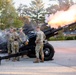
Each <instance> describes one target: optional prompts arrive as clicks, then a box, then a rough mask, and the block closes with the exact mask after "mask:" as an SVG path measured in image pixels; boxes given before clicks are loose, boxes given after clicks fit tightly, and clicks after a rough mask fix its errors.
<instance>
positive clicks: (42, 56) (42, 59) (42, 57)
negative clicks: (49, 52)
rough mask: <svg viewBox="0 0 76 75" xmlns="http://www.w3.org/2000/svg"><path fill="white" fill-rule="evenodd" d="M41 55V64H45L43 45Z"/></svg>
mask: <svg viewBox="0 0 76 75" xmlns="http://www.w3.org/2000/svg"><path fill="white" fill-rule="evenodd" d="M40 54H41V62H44V51H43V44H42V45H41V48H40Z"/></svg>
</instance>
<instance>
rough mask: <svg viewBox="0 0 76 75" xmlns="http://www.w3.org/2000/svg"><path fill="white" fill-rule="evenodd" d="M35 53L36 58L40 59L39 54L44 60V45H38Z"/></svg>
mask: <svg viewBox="0 0 76 75" xmlns="http://www.w3.org/2000/svg"><path fill="white" fill-rule="evenodd" d="M35 52H36V57H37V58H38V59H39V54H40V55H41V58H44V52H43V43H42V44H36V47H35Z"/></svg>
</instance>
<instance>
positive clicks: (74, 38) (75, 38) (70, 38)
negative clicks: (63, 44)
mask: <svg viewBox="0 0 76 75" xmlns="http://www.w3.org/2000/svg"><path fill="white" fill-rule="evenodd" d="M65 40H76V36H66V37H65Z"/></svg>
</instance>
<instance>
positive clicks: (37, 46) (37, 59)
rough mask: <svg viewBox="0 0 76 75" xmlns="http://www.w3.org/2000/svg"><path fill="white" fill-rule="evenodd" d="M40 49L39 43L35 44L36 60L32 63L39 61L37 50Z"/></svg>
mask: <svg viewBox="0 0 76 75" xmlns="http://www.w3.org/2000/svg"><path fill="white" fill-rule="evenodd" d="M39 49H40V47H39V45H36V47H35V53H36V60H35V61H34V63H39V61H40V60H39V51H40V50H39Z"/></svg>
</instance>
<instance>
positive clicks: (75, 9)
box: [48, 5, 76, 28]
mask: <svg viewBox="0 0 76 75" xmlns="http://www.w3.org/2000/svg"><path fill="white" fill-rule="evenodd" d="M73 22H76V5H72V6H71V7H70V8H69V9H68V10H67V11H57V12H56V13H55V14H52V15H50V17H49V20H48V25H50V26H51V27H54V28H58V27H59V26H61V27H62V26H65V25H68V24H71V23H73Z"/></svg>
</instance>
